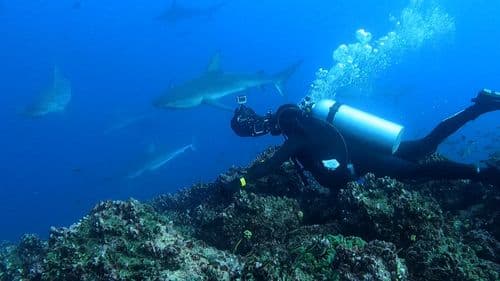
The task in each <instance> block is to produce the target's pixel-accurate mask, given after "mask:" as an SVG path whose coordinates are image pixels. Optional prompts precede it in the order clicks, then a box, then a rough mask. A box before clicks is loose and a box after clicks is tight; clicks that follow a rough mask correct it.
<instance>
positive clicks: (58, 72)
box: [52, 65, 61, 87]
mask: <svg viewBox="0 0 500 281" xmlns="http://www.w3.org/2000/svg"><path fill="white" fill-rule="evenodd" d="M60 80H61V70H60V69H59V66H57V65H54V70H53V76H52V83H53V84H54V87H55V86H56V85H57V84H58V83H59V81H60Z"/></svg>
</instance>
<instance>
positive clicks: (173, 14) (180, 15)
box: [156, 0, 226, 24]
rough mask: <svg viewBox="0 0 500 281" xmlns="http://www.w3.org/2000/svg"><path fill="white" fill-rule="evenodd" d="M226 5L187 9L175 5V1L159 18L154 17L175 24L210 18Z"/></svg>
mask: <svg viewBox="0 0 500 281" xmlns="http://www.w3.org/2000/svg"><path fill="white" fill-rule="evenodd" d="M225 4H226V3H224V2H223V3H218V4H215V5H212V6H209V7H205V8H188V7H183V6H180V5H179V4H177V1H176V0H173V1H172V4H171V5H170V7H169V8H168V9H167V10H166V11H165V12H164V13H163V14H161V15H160V16H158V17H156V19H157V20H161V21H164V22H167V23H170V24H175V23H177V22H179V21H182V20H189V19H192V18H201V17H211V16H212V15H213V14H214V13H215V12H217V11H218V10H219V9H220V8H222V7H223V6H224V5H225Z"/></svg>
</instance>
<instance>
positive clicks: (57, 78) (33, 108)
mask: <svg viewBox="0 0 500 281" xmlns="http://www.w3.org/2000/svg"><path fill="white" fill-rule="evenodd" d="M70 101H71V83H70V81H69V80H68V79H67V78H65V77H64V76H63V75H62V74H61V72H60V71H59V68H58V67H57V66H56V67H54V74H53V78H52V82H51V83H50V85H49V86H48V87H47V88H46V89H45V90H44V91H43V92H42V93H41V95H40V96H39V97H38V99H37V100H36V101H35V102H34V103H33V104H31V105H30V106H28V107H27V108H26V109H25V110H24V111H23V115H25V116H29V117H42V116H45V115H47V114H49V113H55V112H63V111H64V110H65V109H66V107H67V106H68V104H69V102H70Z"/></svg>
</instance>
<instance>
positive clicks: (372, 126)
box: [311, 99, 404, 154]
mask: <svg viewBox="0 0 500 281" xmlns="http://www.w3.org/2000/svg"><path fill="white" fill-rule="evenodd" d="M311 113H312V116H313V117H315V118H318V119H320V120H324V121H326V122H328V123H330V124H332V125H333V126H334V127H335V128H337V130H338V131H339V132H340V133H341V134H342V135H343V136H345V138H346V139H347V140H354V141H356V142H358V143H360V144H362V145H367V146H368V147H370V148H373V149H377V150H380V151H382V152H385V153H391V154H393V153H395V152H396V151H397V150H398V147H399V145H400V143H401V136H402V134H403V131H404V127H403V126H401V125H398V124H396V123H393V122H390V121H387V120H385V119H382V118H380V117H377V116H375V115H372V114H369V113H366V112H364V111H361V110H358V109H356V108H353V107H350V106H348V105H344V104H341V103H338V102H336V101H334V100H328V99H325V100H320V101H318V102H316V103H314V104H313V105H312V107H311Z"/></svg>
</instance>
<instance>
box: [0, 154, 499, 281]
mask: <svg viewBox="0 0 500 281" xmlns="http://www.w3.org/2000/svg"><path fill="white" fill-rule="evenodd" d="M272 153H273V149H269V150H267V151H265V152H264V153H263V154H262V155H260V156H259V158H258V159H257V160H256V161H260V160H262V159H265V158H267V157H269V156H270V155H271V154H272ZM242 174H244V169H241V168H234V169H231V170H230V171H228V172H227V173H225V174H222V175H221V176H220V177H219V178H218V179H217V180H216V181H215V182H214V183H211V184H198V185H194V186H192V187H190V188H187V189H184V190H180V191H178V192H176V193H173V194H165V195H161V196H158V197H157V198H154V199H153V200H151V201H150V202H138V201H136V200H132V199H131V200H129V201H106V202H102V203H99V204H97V205H96V207H95V208H94V209H93V210H92V211H91V212H90V213H89V214H88V215H87V216H85V217H84V218H82V219H81V220H80V221H79V222H77V223H75V224H73V225H72V226H70V227H67V228H52V229H51V230H50V236H49V239H48V241H42V240H41V239H39V238H37V237H36V236H34V235H25V236H23V237H22V238H21V240H20V242H19V243H18V244H15V245H14V244H2V245H0V280H256V281H257V280H301V281H302V280H352V281H354V280H381V281H382V280H384V281H385V280H398V281H403V280H415V281H424V280H457V281H458V280H470V281H476V280H491V281H493V280H500V242H499V241H500V226H499V222H500V221H499V218H500V187H499V186H492V185H485V184H481V183H475V182H471V181H466V180H459V181H422V182H415V181H412V182H400V181H396V180H394V179H391V178H378V177H376V176H375V175H372V174H368V175H365V176H364V177H362V178H361V179H360V180H359V181H357V182H350V183H348V184H347V185H346V186H343V187H339V189H338V190H328V189H325V188H323V187H321V186H319V185H318V184H317V183H316V182H315V181H314V179H312V178H311V177H310V176H308V175H307V174H306V175H305V176H304V175H301V174H299V172H298V170H297V169H296V167H295V165H294V164H293V163H292V162H286V163H284V164H283V165H282V167H281V168H280V169H279V170H277V171H275V172H273V173H272V174H270V175H268V176H266V177H265V178H262V179H260V180H258V181H257V182H253V183H249V184H248V186H247V187H246V189H244V190H234V189H231V188H229V185H230V183H231V182H232V180H233V179H235V178H238V177H239V176H241V175H242ZM304 177H305V178H306V179H305V180H304Z"/></svg>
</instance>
